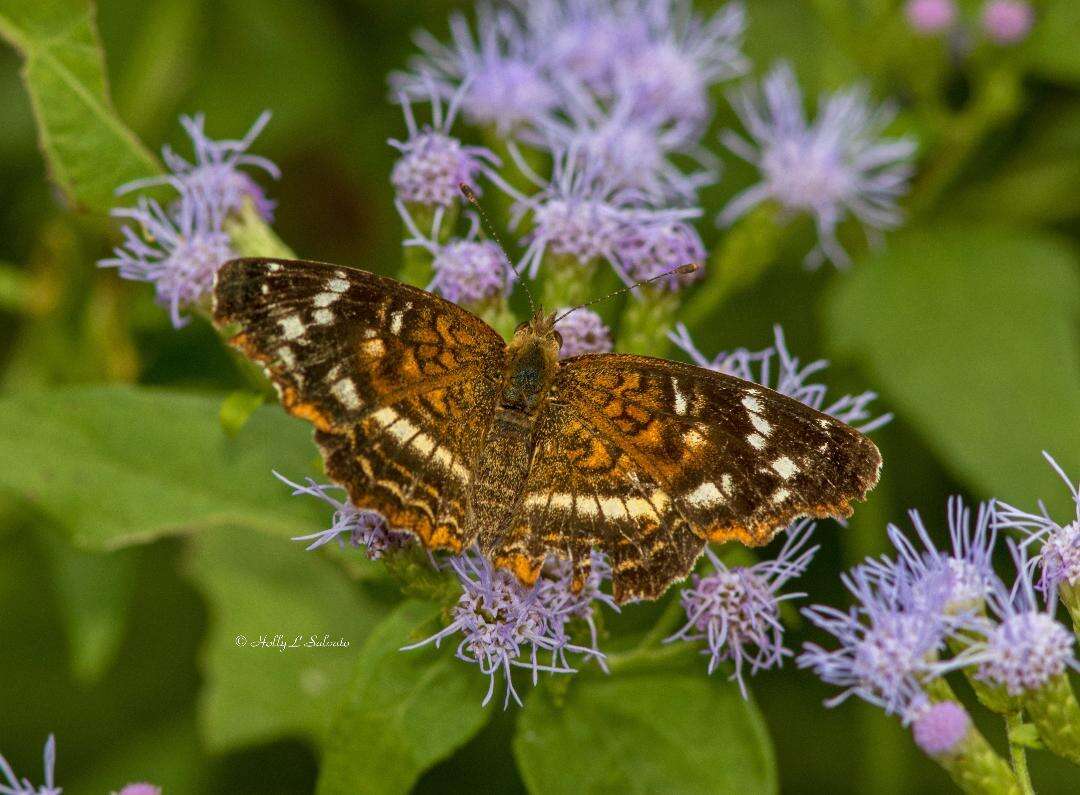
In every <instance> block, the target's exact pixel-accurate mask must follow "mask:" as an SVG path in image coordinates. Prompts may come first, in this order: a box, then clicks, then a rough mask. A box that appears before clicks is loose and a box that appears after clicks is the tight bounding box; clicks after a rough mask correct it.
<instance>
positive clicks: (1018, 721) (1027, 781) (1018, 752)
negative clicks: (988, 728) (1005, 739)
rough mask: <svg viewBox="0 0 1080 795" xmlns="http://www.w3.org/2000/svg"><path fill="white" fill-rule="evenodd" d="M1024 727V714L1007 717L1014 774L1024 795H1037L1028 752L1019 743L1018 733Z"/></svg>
mask: <svg viewBox="0 0 1080 795" xmlns="http://www.w3.org/2000/svg"><path fill="white" fill-rule="evenodd" d="M1023 725H1024V713H1023V712H1022V711H1020V710H1017V711H1015V712H1010V713H1009V714H1008V715H1006V716H1005V726H1006V729H1007V730H1008V735H1009V757H1010V758H1011V759H1012V768H1013V773H1014V774H1015V776H1016V780H1017V782H1018V783H1019V784H1020V791H1021V792H1022V793H1023V795H1035V789H1034V787H1032V786H1031V776H1030V775H1029V774H1028V764H1027V751H1026V750H1025V749H1024V746H1023V745H1022V744H1021V743H1020V742H1019V738H1018V737H1017V733H1018V732H1020V731H1021V727H1022V726H1023Z"/></svg>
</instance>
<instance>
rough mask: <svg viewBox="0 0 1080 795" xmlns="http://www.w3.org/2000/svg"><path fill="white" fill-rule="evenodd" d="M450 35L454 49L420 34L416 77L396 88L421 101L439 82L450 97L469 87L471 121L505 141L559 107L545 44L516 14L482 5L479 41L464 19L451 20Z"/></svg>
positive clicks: (466, 108) (466, 106)
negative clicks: (544, 60)
mask: <svg viewBox="0 0 1080 795" xmlns="http://www.w3.org/2000/svg"><path fill="white" fill-rule="evenodd" d="M450 31H451V38H452V44H450V45H446V44H443V43H442V42H440V41H439V40H438V39H436V38H435V37H434V36H432V35H431V34H430V33H427V32H426V31H425V32H421V33H420V34H418V35H417V37H416V41H417V44H418V45H419V46H420V49H421V50H422V51H423V55H422V56H420V57H419V58H416V59H414V60H413V63H412V67H413V74H397V75H394V76H392V78H391V84H392V85H393V86H395V88H396V89H397V90H399V91H404V92H405V93H407V94H409V95H410V96H413V97H416V96H420V95H423V94H425V93H427V91H428V85H429V84H430V83H431V81H434V83H435V85H436V87H437V89H438V90H439V92H440V93H441V94H442V95H443V96H444V97H450V96H453V95H454V94H455V93H456V92H457V91H458V90H459V89H460V88H461V86H463V85H464V84H466V83H467V84H468V87H467V90H466V91H465V95H464V97H463V98H462V100H461V107H462V110H463V112H464V114H465V117H466V119H467V120H468V121H469V122H470V123H472V124H479V125H490V126H493V127H495V128H496V129H497V130H498V131H499V133H500V134H502V135H505V134H507V133H509V132H511V131H513V130H515V129H517V128H519V127H520V126H522V125H525V124H529V123H531V122H532V121H533V120H535V119H537V118H539V117H541V116H543V115H545V114H547V113H549V112H550V111H551V110H552V109H554V108H555V107H557V105H558V104H559V102H560V96H559V92H558V90H557V89H556V88H555V87H554V86H553V85H552V84H551V83H550V81H549V80H548V77H547V75H546V74H545V72H544V69H543V67H542V58H541V51H542V48H543V42H538V41H535V40H534V39H533V38H531V37H530V36H529V35H528V33H527V31H526V30H525V29H524V28H523V26H522V24H521V21H520V19H519V18H518V17H517V16H516V15H515V14H514V13H513V12H511V11H509V10H506V9H499V10H493V9H492V8H491V7H489V6H487V5H481V6H480V7H479V8H478V10H477V36H476V37H474V36H473V33H472V30H471V29H470V27H469V23H468V21H467V20H466V19H465V17H464V16H463V15H462V14H454V16H452V17H451V19H450Z"/></svg>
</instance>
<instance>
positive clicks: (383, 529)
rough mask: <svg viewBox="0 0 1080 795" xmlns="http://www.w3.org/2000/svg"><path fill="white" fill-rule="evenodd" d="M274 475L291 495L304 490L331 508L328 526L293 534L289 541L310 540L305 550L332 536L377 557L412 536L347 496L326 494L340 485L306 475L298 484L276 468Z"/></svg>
mask: <svg viewBox="0 0 1080 795" xmlns="http://www.w3.org/2000/svg"><path fill="white" fill-rule="evenodd" d="M274 476H275V477H277V479H278V480H280V481H281V482H282V483H284V484H286V485H287V486H289V487H291V488H292V490H293V495H294V496H296V495H300V494H305V495H307V496H309V497H315V498H316V499H318V500H321V501H322V502H325V503H326V504H327V505H329V506H330V507H332V508H333V509H334V514H333V517H332V519H331V520H330V527H328V528H327V529H326V530H320V531H319V532H317V533H311V534H309V535H302V536H296V537H295V538H293V541H307V542H310V543H309V544H308V545H307V547H306V548H307V549H308V550H312V549H318V548H319V547H321V546H323V545H324V544H329V543H330V542H331V541H334V540H336V541H337V542H338V544H340V545H342V546H344V545H345V544H346V543H347V544H348V545H349V546H351V547H354V548H359V547H363V548H364V551H365V553H366V554H367V556H368V557H369V558H370V559H371V560H377V559H378V558H381V557H382V556H383V554H384V553H385V552H386V551H387V550H391V549H399V548H400V547H403V546H405V545H406V544H408V543H410V542H411V540H412V536H411V535H409V534H408V533H401V532H397V531H395V530H391V529H390V528H389V527H387V524H386V519H384V518H383V516H382V514H379V513H376V512H375V511H365V510H363V509H360V508H357V507H356V506H354V505H353V504H352V503H351V502H350V501H348V500H347V499H346V500H344V501H342V500H338V499H335V498H334V497H332V496H330V494H329V492H330V491H344V489H343V488H342V487H341V486H336V485H324V484H320V483H316V482H315V481H314V480H312V479H311V478H307V483H306V484H304V485H300V484H298V483H293V482H292V481H291V480H289V479H288V478H285V477H283V476H282V475H279V474H278V473H277V472H275V473H274Z"/></svg>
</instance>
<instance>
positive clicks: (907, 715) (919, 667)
mask: <svg viewBox="0 0 1080 795" xmlns="http://www.w3.org/2000/svg"><path fill="white" fill-rule="evenodd" d="M841 579H842V580H843V582H844V585H845V586H846V587H847V589H848V590H849V591H850V592H851V594H852V595H853V596H854V597H855V598H856V600H857V602H858V605H857V606H854V607H851V608H850V609H849V610H848V612H846V613H845V612H843V611H841V610H837V609H836V608H833V607H829V606H827V605H813V606H812V607H808V608H804V609H803V610H802V613H803V615H804V616H806V618H807V619H809V620H810V621H811V622H812V623H813V624H814V625H816V626H817V627H819V628H821V629H823V630H825V631H826V632H828V633H829V634H831V635H833V636H834V637H835V638H836V640H837V641H839V644H840V645H839V647H838V648H836V649H833V650H831V651H827V650H825V649H824V648H822V647H821V646H818V645H817V644H815V643H806V644H804V646H803V653H802V654H800V655H799V657H798V660H797V662H798V665H799V667H800V668H812V669H813V670H814V673H816V674H817V675H818V676H819V677H820V678H821V679H822V680H823V681H825V682H827V683H829V684H832V685H838V686H840V687H842V688H844V690H843V691H842V692H841V693H839V694H838V695H837V696H834V697H833V698H831V699H829V700H828V701H826V702H825V705H826V706H828V707H834V706H836V705H837V704H839V703H841V702H842V701H845V700H846V699H847V698H849V697H850V696H852V695H855V696H858V697H859V698H862V699H863V700H865V701H868V702H869V703H871V704H874V705H876V706H878V707H881V708H882V709H884V710H885V712H886V713H889V714H893V713H895V714H898V715H900V717H901V719H902V720H903V722H904V723H905V724H907V723H910V722H911V721H912V720H914V719H915V718H917V717H919V715H920V714H921V713H922V711H923V710H924V709H925V708H926V706H927V704H928V700H927V696H926V693H925V691H924V689H923V686H924V684H925V683H926V682H927V681H928V680H929V679H931V678H932V677H934V676H937V675H938V674H939V673H940V663H939V662H938V659H937V658H938V654H939V653H940V652H941V651H942V650H943V649H944V648H945V640H946V637H947V631H948V629H947V627H946V625H945V624H944V622H943V621H942V620H941V618H940V617H939V616H938V615H936V614H935V613H934V612H932V611H928V610H922V609H918V608H916V606H915V605H914V604H912V601H911V599H910V596H909V594H906V593H905V592H904V590H903V589H901V588H881V587H878V584H877V583H876V582H875V581H874V578H872V577H870V576H868V574H867V572H866V570H865V569H863V568H861V567H859V568H856V569H855V570H853V571H851V572H849V573H847V574H844V575H843V576H842V578H841Z"/></svg>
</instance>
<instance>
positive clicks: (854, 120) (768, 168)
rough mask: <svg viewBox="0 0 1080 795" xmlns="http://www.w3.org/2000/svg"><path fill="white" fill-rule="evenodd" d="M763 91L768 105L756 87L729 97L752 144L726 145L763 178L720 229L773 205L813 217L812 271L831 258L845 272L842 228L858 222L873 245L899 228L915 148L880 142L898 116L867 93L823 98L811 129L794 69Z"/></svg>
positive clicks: (904, 142)
mask: <svg viewBox="0 0 1080 795" xmlns="http://www.w3.org/2000/svg"><path fill="white" fill-rule="evenodd" d="M763 89H764V99H762V98H761V97H760V96H759V94H758V92H757V90H756V88H754V87H752V86H748V87H746V88H745V89H744V90H742V91H741V92H739V93H736V94H734V95H732V97H731V104H732V107H733V108H734V109H735V112H736V113H737V114H738V116H739V118H740V119H741V120H742V122H743V125H744V126H745V127H746V130H747V132H748V133H749V134H750V136H751V138H752V139H753V141H754V143H753V144H752V143H750V142H748V141H746V140H745V139H744V138H742V137H740V136H738V135H736V134H735V133H733V132H731V131H726V132H724V133H723V135H722V140H723V142H724V144H725V146H727V148H728V149H730V150H731V151H732V152H734V153H735V154H736V155H738V156H739V157H741V158H743V159H744V160H746V161H747V162H749V163H751V164H752V165H754V166H756V167H757V168H758V169H759V171H760V172H761V177H762V179H761V182H759V183H758V184H756V185H754V186H752V187H750V188H748V189H746V190H744V191H743V192H742V193H740V194H738V195H737V196H735V198H733V199H732V200H731V202H729V203H728V205H727V207H725V208H724V210H723V212H722V213H721V214H720V218H719V220H720V223H721V224H723V225H728V224H731V223H733V222H734V221H735V220H737V219H738V218H740V217H742V216H743V215H745V214H746V213H747V212H748V211H749V210H750V209H751V208H753V207H755V206H757V205H758V204H760V203H761V202H763V201H765V200H767V199H771V200H774V201H776V202H777V203H778V204H779V205H780V206H781V207H782V208H783V210H784V211H785V212H786V213H788V214H792V215H797V214H807V215H809V216H811V217H812V218H813V220H814V223H815V226H816V227H817V234H818V244H817V246H815V248H814V249H813V250H812V251H811V252H810V254H809V255H808V256H807V259H806V262H807V264H808V265H810V266H812V267H816V266H817V265H820V264H821V262H822V261H823V260H825V259H828V260H829V261H831V262H832V263H833V264H834V265H836V266H837V267H846V266H847V265H848V264H850V259H849V257H848V255H847V253H846V252H845V251H844V249H843V248H842V247H841V246H840V243H839V241H838V240H837V237H836V230H837V227H838V226H839V224H840V223H841V222H842V221H843V220H845V219H846V218H847V217H849V216H854V217H855V218H856V219H858V220H859V221H860V222H861V223H862V226H863V228H864V230H865V231H866V234H867V236H868V238H869V239H870V242H871V243H874V242H876V240H877V238H878V237H879V236H880V231H881V230H883V229H890V228H893V227H896V226H897V225H899V223H900V221H901V213H900V210H899V209H898V207H897V205H896V202H897V200H898V199H899V198H900V197H901V196H903V194H904V193H906V191H907V187H908V179H909V177H910V176H911V173H912V166H911V159H912V157H913V156H914V154H915V141H914V140H912V139H911V138H900V139H886V138H882V137H881V133H882V131H883V130H884V129H885V127H887V126H888V125H889V123H890V122H891V121H892V119H893V117H894V116H895V111H894V110H893V109H892V108H891V107H889V106H887V105H882V106H879V107H876V108H875V107H873V106H871V104H870V99H869V97H868V95H867V92H866V90H865V89H863V88H852V89H848V90H846V91H839V92H836V93H834V94H831V95H825V96H823V97H822V98H821V100H820V102H819V107H818V117H817V119H815V120H814V121H813V122H812V123H807V120H806V115H805V113H804V111H803V98H802V92H801V91H800V89H799V85H798V83H797V82H796V80H795V75H794V73H793V72H792V71H791V67H790V66H788V65H787V64H780V65H778V66H776V67H775V68H774V69H773V70H772V72H770V73H769V75H768V76H767V77H766V78H765V80H764V84H763Z"/></svg>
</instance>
